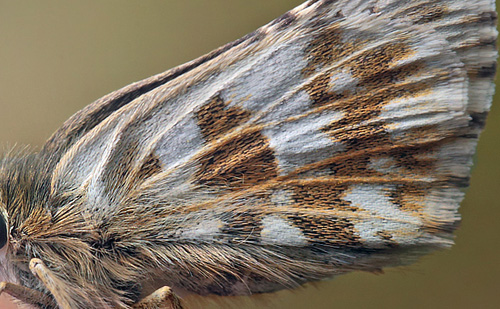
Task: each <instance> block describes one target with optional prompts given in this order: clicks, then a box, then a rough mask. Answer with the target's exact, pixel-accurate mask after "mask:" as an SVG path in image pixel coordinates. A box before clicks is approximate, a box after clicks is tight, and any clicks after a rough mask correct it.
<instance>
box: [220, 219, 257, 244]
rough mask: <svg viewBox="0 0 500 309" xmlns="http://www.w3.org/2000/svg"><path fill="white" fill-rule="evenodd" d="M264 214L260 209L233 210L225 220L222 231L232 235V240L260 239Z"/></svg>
mask: <svg viewBox="0 0 500 309" xmlns="http://www.w3.org/2000/svg"><path fill="white" fill-rule="evenodd" d="M262 216H263V213H262V212H259V211H255V212H252V211H245V212H239V213H236V212H231V213H230V216H229V218H228V219H226V220H225V224H224V227H223V228H222V233H223V234H227V235H230V236H231V237H230V240H231V242H243V241H245V242H247V241H259V239H260V232H261V231H262Z"/></svg>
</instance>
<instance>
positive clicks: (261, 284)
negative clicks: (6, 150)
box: [44, 0, 496, 294]
mask: <svg viewBox="0 0 500 309" xmlns="http://www.w3.org/2000/svg"><path fill="white" fill-rule="evenodd" d="M495 22H496V14H495V12H494V2H493V1H489V0H470V1H451V0H450V1H431V0H429V1H424V0H422V1H417V0H412V1H409V0H405V1H404V0H400V1H398V0H392V1H352V0H345V1H326V0H323V1H308V2H306V3H304V4H303V5H302V6H300V7H298V8H296V9H294V10H292V11H290V12H288V13H287V14H285V15H283V16H282V17H281V18H279V19H277V20H275V21H274V22H272V23H270V24H268V25H267V26H264V27H262V28H260V29H259V30H257V31H256V32H254V33H252V34H250V35H248V36H246V37H245V38H243V39H241V40H239V41H236V42H234V43H231V44H228V45H227V46H225V47H222V48H221V49H219V50H216V51H214V52H213V53H211V54H209V55H207V56H205V57H202V58H200V59H198V60H195V61H193V62H191V63H188V64H186V65H184V66H181V67H179V68H177V69H173V70H171V71H168V72H166V73H163V74H160V75H158V76H155V77H152V78H150V79H147V80H145V81H142V82H139V83H136V84H134V85H131V86H129V87H126V88H124V89H122V90H120V91H118V92H116V93H113V94H111V95H109V96H107V97H105V98H103V99H101V100H99V101H97V102H96V103H94V104H92V105H90V106H89V107H88V108H86V109H85V110H83V111H82V112H80V113H78V114H77V115H75V116H74V117H73V118H71V119H70V120H69V121H68V122H67V123H66V124H65V125H64V126H63V128H62V129H61V130H59V131H58V132H56V134H55V135H54V136H53V138H52V139H51V140H50V141H49V142H48V143H47V145H46V147H45V148H44V152H46V153H54V155H53V158H55V159H54V160H55V162H57V164H56V165H54V172H53V177H52V185H51V190H52V192H53V194H55V195H57V194H60V195H64V194H69V195H75V196H81V197H82V198H83V199H84V200H85V202H84V207H85V209H86V211H85V214H86V215H87V216H90V217H92V218H93V219H96V220H98V222H103V230H104V231H105V233H103V235H102V237H103V238H105V237H109V238H111V236H110V235H116V234H117V233H118V231H122V230H123V228H122V226H123V225H129V226H131V227H132V228H131V229H130V231H129V232H128V234H125V235H121V237H120V239H116V238H114V239H113V241H114V244H113V245H114V246H115V248H117V250H123V251H122V254H127V252H135V253H134V254H137V252H140V253H141V254H143V255H146V256H149V257H151V258H152V259H153V260H155V261H157V262H158V263H157V265H156V266H155V267H156V268H157V269H163V272H164V275H162V276H161V277H162V278H163V279H165V280H166V281H167V282H169V283H170V284H172V285H174V286H175V287H181V288H184V289H187V290H190V291H194V292H198V293H217V294H244V293H249V292H265V291H272V290H275V289H278V288H281V287H283V286H293V285H295V284H297V283H302V282H304V281H307V280H316V279H321V278H324V277H328V276H332V275H335V274H338V273H343V272H347V271H350V270H353V269H362V270H377V269H379V268H381V267H383V266H387V265H392V264H401V263H406V262H407V259H411V258H413V257H414V256H416V255H419V254H422V253H424V252H426V251H429V250H431V249H435V248H441V247H447V246H449V245H451V244H452V240H451V232H452V231H453V230H454V228H455V227H456V225H457V222H458V221H459V215H458V213H457V209H458V206H459V203H460V202H461V200H462V198H463V195H464V193H463V191H462V189H463V188H465V187H466V186H467V183H468V177H469V172H470V167H471V162H472V155H473V153H474V150H475V145H476V142H477V138H478V134H479V132H480V130H481V129H482V127H483V126H484V120H485V117H486V114H487V112H488V110H489V106H490V103H491V96H492V93H493V82H492V79H493V75H494V74H495V60H496V50H495V46H494V44H495V40H496V30H495ZM63 192H64V193H63ZM99 220H100V221H99ZM104 222H105V223H106V224H105V226H104ZM139 239H141V240H142V241H143V244H144V243H149V244H151V247H147V246H141V247H140V248H138V247H137V245H136V244H137V243H138V241H137V240H139ZM134 246H135V247H134ZM127 250H128V251H127ZM160 273H161V271H160Z"/></svg>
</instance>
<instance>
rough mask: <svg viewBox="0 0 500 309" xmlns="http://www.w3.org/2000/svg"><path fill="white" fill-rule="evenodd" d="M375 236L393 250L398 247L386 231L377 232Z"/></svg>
mask: <svg viewBox="0 0 500 309" xmlns="http://www.w3.org/2000/svg"><path fill="white" fill-rule="evenodd" d="M375 235H377V236H378V237H380V238H381V239H382V240H383V241H384V243H385V245H386V246H387V247H390V248H395V247H398V246H399V245H398V243H397V242H396V241H394V239H393V238H392V234H391V233H390V232H388V231H378V232H377V233H375Z"/></svg>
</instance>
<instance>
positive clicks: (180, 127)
mask: <svg viewBox="0 0 500 309" xmlns="http://www.w3.org/2000/svg"><path fill="white" fill-rule="evenodd" d="M203 142H204V140H203V137H202V135H201V132H200V128H199V127H198V125H197V123H196V121H195V119H193V118H189V117H186V118H184V119H182V120H181V121H180V122H179V123H177V124H175V125H174V126H173V127H172V128H171V129H169V130H168V131H167V132H166V133H165V135H164V136H162V138H161V140H160V141H159V143H158V144H157V146H156V150H155V153H156V154H158V156H159V157H160V161H161V163H162V165H163V167H164V168H165V170H168V169H169V168H171V167H173V166H176V165H178V164H180V163H183V162H186V161H187V160H189V159H190V158H191V157H192V156H193V155H194V154H195V153H196V152H197V151H199V150H200V149H201V148H202V146H203Z"/></svg>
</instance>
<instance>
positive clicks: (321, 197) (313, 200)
mask: <svg viewBox="0 0 500 309" xmlns="http://www.w3.org/2000/svg"><path fill="white" fill-rule="evenodd" d="M347 188H348V185H341V184H332V183H323V184H310V185H308V184H303V185H299V184H298V185H295V186H293V187H292V189H293V196H292V199H293V201H294V202H295V205H293V207H296V208H301V209H315V210H338V211H351V212H355V211H358V208H357V207H354V206H352V205H351V202H349V201H346V200H344V199H343V196H344V192H345V190H347Z"/></svg>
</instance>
